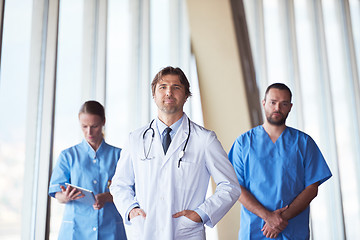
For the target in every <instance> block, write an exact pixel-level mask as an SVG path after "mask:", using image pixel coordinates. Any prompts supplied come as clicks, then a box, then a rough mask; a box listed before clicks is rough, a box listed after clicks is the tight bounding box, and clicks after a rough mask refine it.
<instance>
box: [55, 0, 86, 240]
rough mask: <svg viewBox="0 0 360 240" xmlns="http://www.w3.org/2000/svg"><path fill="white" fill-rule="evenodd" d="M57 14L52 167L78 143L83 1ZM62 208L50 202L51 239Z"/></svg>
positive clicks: (66, 4) (68, 0)
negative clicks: (57, 30)
mask: <svg viewBox="0 0 360 240" xmlns="http://www.w3.org/2000/svg"><path fill="white" fill-rule="evenodd" d="M59 7H60V10H59V35H58V38H59V39H58V58H57V76H56V77H57V80H56V81H57V82H56V103H55V129H54V131H55V133H54V150H53V153H54V154H53V156H54V159H53V160H54V161H53V166H54V165H55V163H56V161H57V158H58V156H59V154H60V152H61V151H62V150H64V149H66V148H68V147H70V146H73V145H75V144H77V143H79V142H80V141H81V138H82V135H81V131H80V127H79V123H78V111H79V108H80V106H81V104H82V102H81V79H82V76H81V72H82V65H81V63H82V59H81V58H82V51H81V49H82V41H83V39H82V28H83V0H62V1H60V6H59ZM63 209H64V205H63V204H60V203H58V201H57V200H55V199H54V198H51V215H50V216H51V218H50V239H57V236H58V232H59V229H60V225H61V220H62V215H63Z"/></svg>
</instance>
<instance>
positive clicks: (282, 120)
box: [266, 112, 288, 126]
mask: <svg viewBox="0 0 360 240" xmlns="http://www.w3.org/2000/svg"><path fill="white" fill-rule="evenodd" d="M274 113H278V114H281V116H282V118H281V119H279V120H274V119H272V115H273V114H274ZM274 113H272V114H270V115H268V116H266V119H267V121H268V122H269V123H270V124H271V125H275V126H282V125H284V124H285V122H286V118H287V116H288V115H286V116H284V115H283V114H282V113H280V112H274Z"/></svg>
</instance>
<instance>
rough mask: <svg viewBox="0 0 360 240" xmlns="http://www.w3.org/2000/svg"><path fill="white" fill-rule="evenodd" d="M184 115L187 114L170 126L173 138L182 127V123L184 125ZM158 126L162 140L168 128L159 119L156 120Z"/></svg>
mask: <svg viewBox="0 0 360 240" xmlns="http://www.w3.org/2000/svg"><path fill="white" fill-rule="evenodd" d="M184 115H185V114H183V115H182V116H181V118H180V119H179V120H177V121H176V122H175V123H174V124H173V125H171V126H170V128H171V132H170V136H171V138H173V136H174V135H175V134H176V132H177V130H178V129H179V127H180V125H181V123H182V121H183V119H184ZM156 126H157V130H158V132H159V134H160V138H161V139H162V137H163V134H164V130H165V128H167V127H168V126H166V124H165V123H163V122H162V121H160V119H159V117H157V118H156Z"/></svg>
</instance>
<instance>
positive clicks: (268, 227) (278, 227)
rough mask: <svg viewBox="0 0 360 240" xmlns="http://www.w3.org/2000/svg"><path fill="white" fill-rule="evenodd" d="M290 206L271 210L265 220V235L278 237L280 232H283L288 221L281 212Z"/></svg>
mask: <svg viewBox="0 0 360 240" xmlns="http://www.w3.org/2000/svg"><path fill="white" fill-rule="evenodd" d="M287 208H288V206H285V207H283V208H280V209H277V210H275V211H273V212H271V213H270V214H269V215H268V216H267V218H266V219H264V220H265V224H264V226H263V228H262V229H261V231H262V232H263V235H264V236H265V237H267V238H276V237H277V236H278V235H279V233H281V232H282V231H283V230H284V229H285V228H286V227H287V225H288V221H287V220H286V219H284V218H283V217H282V216H281V214H282V213H283V212H284V211H285V210H286V209H287Z"/></svg>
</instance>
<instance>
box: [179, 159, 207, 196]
mask: <svg viewBox="0 0 360 240" xmlns="http://www.w3.org/2000/svg"><path fill="white" fill-rule="evenodd" d="M199 169H200V164H199V163H197V162H190V161H188V160H183V161H181V162H180V164H179V165H178V167H177V169H176V173H177V174H176V175H177V177H178V179H177V182H178V184H177V186H176V187H177V188H180V189H185V190H190V189H196V188H197V184H196V183H197V182H198V179H199V177H200V173H201V172H200V170H199Z"/></svg>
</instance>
